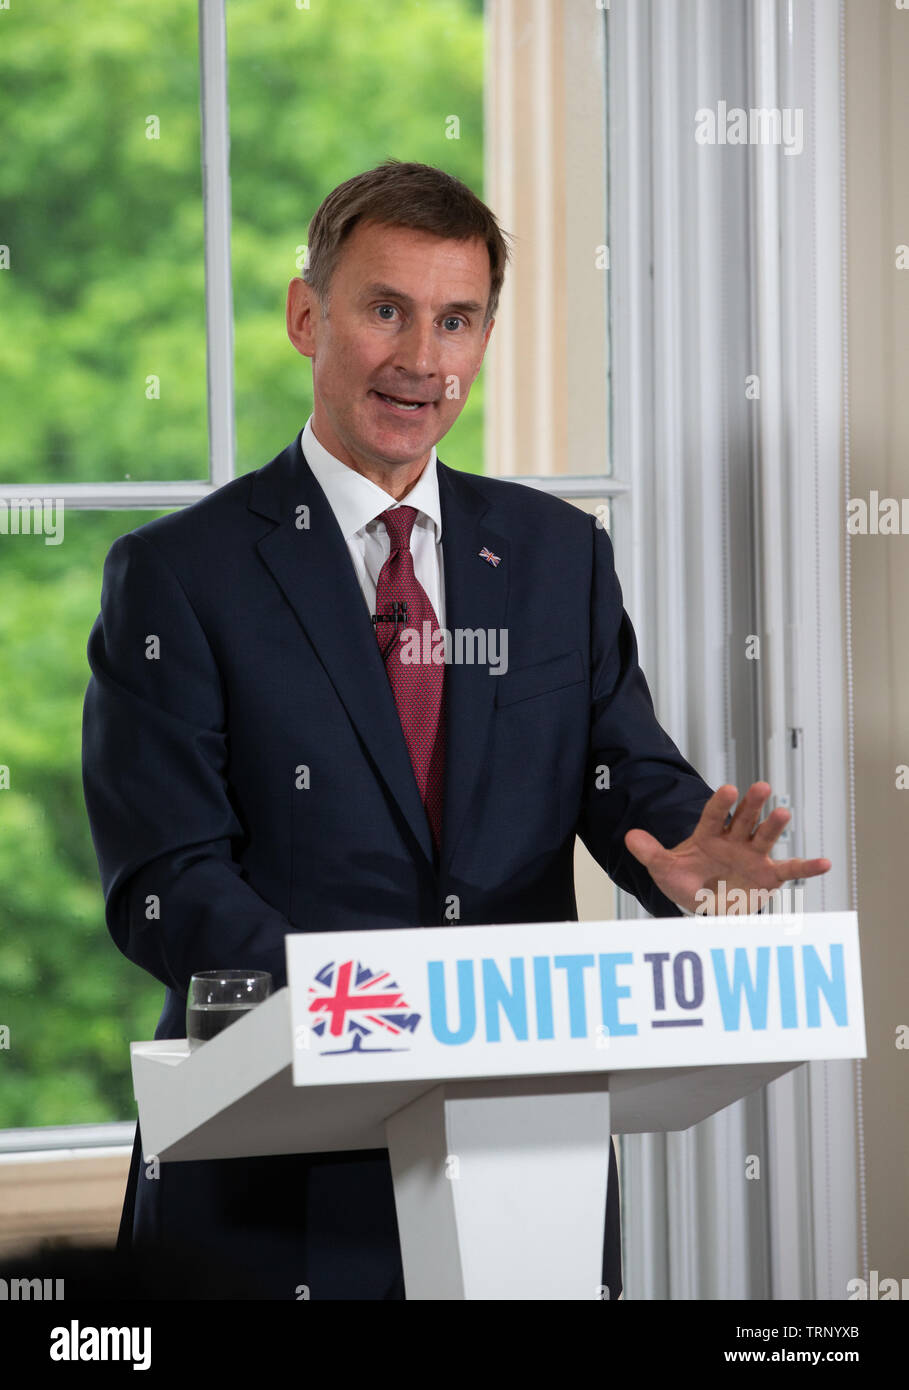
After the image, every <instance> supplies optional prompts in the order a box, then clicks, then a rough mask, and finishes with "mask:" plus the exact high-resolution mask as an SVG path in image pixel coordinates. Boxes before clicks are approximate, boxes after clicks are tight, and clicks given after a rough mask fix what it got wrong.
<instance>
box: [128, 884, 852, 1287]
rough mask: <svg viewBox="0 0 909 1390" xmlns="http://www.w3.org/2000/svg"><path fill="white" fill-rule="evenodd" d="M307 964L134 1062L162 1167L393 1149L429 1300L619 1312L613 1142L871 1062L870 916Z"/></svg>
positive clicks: (471, 932)
mask: <svg viewBox="0 0 909 1390" xmlns="http://www.w3.org/2000/svg"><path fill="white" fill-rule="evenodd" d="M286 947H287V979H288V986H287V988H285V989H281V990H279V991H278V992H277V993H276V994H274V995H272V996H271V997H270V998H269V999H267V1000H266V1001H265V1002H264V1003H263V1004H260V1005H259V1006H258V1007H257V1008H255V1009H254V1010H253V1011H252V1012H251V1013H249V1014H248V1015H246V1016H245V1017H244V1018H242V1019H240V1020H239V1021H238V1022H237V1023H235V1024H233V1025H231V1026H230V1027H229V1028H227V1029H226V1030H225V1031H224V1032H223V1033H221V1034H219V1035H218V1036H217V1037H215V1038H213V1039H212V1040H211V1041H210V1042H207V1043H205V1044H204V1045H203V1046H202V1047H200V1048H198V1049H197V1050H196V1051H194V1052H192V1053H190V1051H189V1049H188V1044H187V1043H186V1042H185V1041H178V1042H173V1041H160V1042H141V1043H133V1044H132V1045H131V1054H132V1070H133V1082H134V1089H135V1095H136V1101H137V1104H138V1108H139V1121H140V1128H141V1133H142V1140H143V1148H144V1150H145V1156H146V1158H150V1157H151V1156H152V1155H156V1156H157V1157H158V1159H159V1160H160V1161H162V1162H179V1161H180V1160H184V1161H185V1160H188V1159H200V1158H206V1159H213V1158H238V1157H249V1156H252V1155H262V1154H279V1153H320V1152H323V1153H324V1152H331V1151H335V1150H342V1149H373V1148H382V1147H386V1146H387V1148H388V1150H389V1155H390V1161H391V1168H392V1174H393V1177H394V1186H395V1202H396V1206H397V1214H398V1227H399V1232H400V1237H401V1248H402V1253H403V1261H404V1278H405V1287H406V1293H407V1297H408V1299H466V1298H471V1299H478V1298H482V1299H499V1298H501V1299H547V1300H548V1299H596V1298H602V1297H604V1296H605V1294H604V1291H603V1290H602V1288H601V1283H600V1280H601V1262H602V1247H603V1226H604V1219H605V1210H606V1183H607V1176H608V1155H609V1148H608V1146H609V1142H610V1134H611V1133H612V1134H622V1133H641V1132H654V1131H659V1130H679V1129H687V1128H688V1127H689V1126H690V1125H693V1124H696V1123H697V1122H698V1121H699V1120H703V1119H705V1118H706V1117H707V1116H708V1115H712V1114H713V1113H714V1112H715V1111H717V1110H720V1109H722V1108H723V1107H724V1106H726V1105H729V1104H731V1103H732V1102H733V1101H735V1100H738V1099H739V1098H740V1097H742V1096H745V1095H747V1094H748V1093H749V1092H751V1091H753V1090H755V1089H757V1088H758V1087H760V1086H763V1085H764V1084H765V1083H766V1082H768V1081H772V1080H774V1078H776V1077H778V1076H781V1075H782V1074H783V1073H784V1072H786V1071H789V1070H791V1069H792V1068H793V1067H796V1066H798V1065H799V1064H800V1063H802V1062H806V1061H811V1060H824V1059H832V1058H851V1057H864V1056H865V1031H864V1017H863V1010H862V993H861V972H860V964H859V949H858V927H857V921H856V916H855V914H854V913H851V912H827V913H805V914H793V915H783V914H775V913H770V914H768V915H759V916H755V917H736V918H732V917H729V918H715V917H704V918H701V917H695V918H678V917H672V918H666V919H661V920H651V921H647V922H638V921H624V922H531V923H524V924H517V925H515V924H509V925H503V926H477V927H432V928H427V929H423V930H414V929H405V930H401V931H384V930H383V931H361V932H319V933H316V932H305V933H304V932H300V933H293V934H290V935H288V936H287V938H286ZM211 964H212V968H217V962H212V963H211ZM629 1219H631V1220H633V1219H634V1214H633V1213H630V1214H629Z"/></svg>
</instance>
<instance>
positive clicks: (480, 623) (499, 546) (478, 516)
mask: <svg viewBox="0 0 909 1390" xmlns="http://www.w3.org/2000/svg"><path fill="white" fill-rule="evenodd" d="M437 468H438V476H439V501H440V503H441V508H442V550H443V553H444V557H445V625H446V627H447V628H448V629H449V631H450V632H451V633H453V634H454V633H455V632H456V630H457V629H461V630H462V631H465V630H468V629H471V630H477V629H481V630H483V631H484V632H485V633H492V632H495V633H496V634H497V635H498V634H499V633H500V632H501V630H502V629H504V627H505V615H506V612H507V605H508V589H509V583H510V567H509V563H508V561H509V545H508V541H507V540H506V539H505V538H504V536H502V535H500V534H499V533H497V532H495V531H493V530H491V529H490V528H489V527H488V526H487V525H484V523H483V517H484V515H485V513H486V512H487V511H488V510H489V505H490V504H489V503H488V502H487V501H486V499H485V497H484V496H483V494H482V493H481V492H480V490H479V489H478V488H476V487H474V486H473V485H472V484H471V482H470V481H469V475H466V474H463V473H458V472H456V471H455V470H453V469H451V468H447V467H446V466H445V464H443V463H438V464H437ZM484 547H486V548H488V549H489V550H491V551H492V552H493V554H494V555H496V556H498V557H499V561H500V563H499V564H498V565H493V564H492V563H490V562H489V561H487V560H484V559H483V558H482V557H481V555H480V551H481V550H482V549H483V548H484ZM497 679H498V677H496V676H492V675H490V673H489V666H488V664H484V665H471V664H463V663H462V664H458V665H455V664H454V663H452V665H450V666H448V667H447V668H446V671H445V702H446V737H445V792H444V802H443V807H444V809H443V816H442V853H441V860H442V874H443V880H444V876H445V874H446V872H447V871H448V870H449V869H450V867H451V863H452V860H453V858H454V855H455V851H456V849H457V846H458V843H459V841H460V839H461V836H462V834H463V831H464V828H465V825H466V824H467V813H468V811H469V809H470V804H471V801H472V799H473V797H474V795H475V794H477V795H482V788H481V785H480V784H481V777H482V771H483V765H484V760H485V757H486V753H487V746H488V743H489V736H490V733H491V723H492V718H493V714H494V707H495V694H496V681H497Z"/></svg>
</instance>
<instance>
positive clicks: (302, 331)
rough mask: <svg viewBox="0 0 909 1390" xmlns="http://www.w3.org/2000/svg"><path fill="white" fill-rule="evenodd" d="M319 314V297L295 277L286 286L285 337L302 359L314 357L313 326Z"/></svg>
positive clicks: (310, 287)
mask: <svg viewBox="0 0 909 1390" xmlns="http://www.w3.org/2000/svg"><path fill="white" fill-rule="evenodd" d="M319 312H320V311H319V296H318V295H317V294H316V292H315V290H314V289H313V287H312V285H307V283H306V281H305V280H303V279H302V278H301V277H300V276H299V275H295V276H294V278H293V279H292V280H291V282H290V284H289V285H288V286H287V336H288V338H289V339H290V341H291V342H292V343H293V345H294V347H295V348H296V349H297V352H299V353H301V354H302V355H303V356H304V357H314V356H315V352H316V338H315V333H314V331H313V324H314V320H315V318H316V316H317V315H318V314H319Z"/></svg>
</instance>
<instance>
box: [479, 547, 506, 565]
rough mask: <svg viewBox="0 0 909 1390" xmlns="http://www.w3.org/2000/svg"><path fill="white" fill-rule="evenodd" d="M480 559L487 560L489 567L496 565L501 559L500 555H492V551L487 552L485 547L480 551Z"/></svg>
mask: <svg viewBox="0 0 909 1390" xmlns="http://www.w3.org/2000/svg"><path fill="white" fill-rule="evenodd" d="M480 559H481V560H488V561H489V563H490V564H491V565H498V564H499V563H500V561H501V559H502V557H501V555H493V553H492V551H491V550H487V548H486V546H485V545H484V546H483V549H482V550H481V551H480Z"/></svg>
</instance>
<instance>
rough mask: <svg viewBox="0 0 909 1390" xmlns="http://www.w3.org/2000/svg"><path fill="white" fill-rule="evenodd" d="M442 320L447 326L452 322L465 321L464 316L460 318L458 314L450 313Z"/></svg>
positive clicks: (459, 322)
mask: <svg viewBox="0 0 909 1390" xmlns="http://www.w3.org/2000/svg"><path fill="white" fill-rule="evenodd" d="M442 322H443V323H444V324H445V327H446V328H447V327H448V325H449V324H451V323H453V324H461V323H463V322H464V320H463V319H462V318H459V317H458V316H457V315H456V314H450V315H449V316H448V318H446V319H443V320H442Z"/></svg>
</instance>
